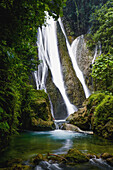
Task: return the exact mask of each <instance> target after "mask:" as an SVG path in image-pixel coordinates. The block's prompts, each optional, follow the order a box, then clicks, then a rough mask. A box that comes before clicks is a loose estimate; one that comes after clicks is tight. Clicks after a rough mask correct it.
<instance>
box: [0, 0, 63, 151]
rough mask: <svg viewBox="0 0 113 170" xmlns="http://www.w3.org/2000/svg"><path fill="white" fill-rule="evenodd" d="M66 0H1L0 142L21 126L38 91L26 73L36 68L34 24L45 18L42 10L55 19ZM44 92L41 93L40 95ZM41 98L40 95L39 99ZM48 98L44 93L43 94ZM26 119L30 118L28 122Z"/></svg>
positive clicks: (43, 20) (5, 141)
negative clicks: (30, 82) (31, 84)
mask: <svg viewBox="0 0 113 170" xmlns="http://www.w3.org/2000/svg"><path fill="white" fill-rule="evenodd" d="M64 5H65V0H57V1H56V0H53V1H51V0H37V1H35V0H24V1H23V0H19V1H18V0H1V1H0V39H1V42H0V62H1V63H0V87H1V88H0V146H1V147H2V149H3V147H4V144H6V143H7V142H8V139H9V137H10V136H11V135H12V134H14V133H16V132H17V128H18V126H20V127H23V124H24V122H23V120H22V117H24V121H26V119H25V116H26V117H30V115H31V113H33V109H32V106H31V105H32V103H33V101H35V100H36V97H37V96H38V95H35V93H36V91H34V90H33V87H31V86H30V85H29V76H30V75H31V73H32V71H34V70H36V69H37V65H38V64H39V61H37V47H36V38H37V36H36V35H37V28H38V27H39V26H40V27H41V26H42V24H44V23H46V22H45V11H48V13H49V14H50V15H52V16H53V17H54V18H55V19H57V18H58V16H59V14H60V13H61V9H62V7H63V6H64ZM43 97H44V96H42V98H43ZM39 98H40V95H39V97H38V99H39ZM46 98H47V96H46ZM28 123H29V122H28Z"/></svg>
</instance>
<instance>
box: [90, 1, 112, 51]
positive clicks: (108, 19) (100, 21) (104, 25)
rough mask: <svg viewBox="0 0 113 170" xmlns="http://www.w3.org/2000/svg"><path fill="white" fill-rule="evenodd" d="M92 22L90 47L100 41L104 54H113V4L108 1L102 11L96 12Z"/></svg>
mask: <svg viewBox="0 0 113 170" xmlns="http://www.w3.org/2000/svg"><path fill="white" fill-rule="evenodd" d="M90 21H91V24H92V27H91V34H92V36H90V37H91V41H90V47H91V45H92V46H93V44H94V43H95V44H97V43H98V41H100V42H101V44H102V51H103V53H108V52H110V53H113V49H112V47H113V36H112V33H113V2H111V1H108V2H107V3H106V4H105V5H103V6H102V7H101V9H99V10H95V13H93V14H92V16H91V20H90Z"/></svg>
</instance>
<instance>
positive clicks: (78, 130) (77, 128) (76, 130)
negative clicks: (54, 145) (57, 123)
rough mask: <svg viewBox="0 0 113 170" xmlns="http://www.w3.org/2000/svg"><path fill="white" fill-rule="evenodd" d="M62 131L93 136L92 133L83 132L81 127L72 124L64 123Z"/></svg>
mask: <svg viewBox="0 0 113 170" xmlns="http://www.w3.org/2000/svg"><path fill="white" fill-rule="evenodd" d="M62 129H63V130H72V131H75V132H79V133H86V134H93V132H92V131H83V130H81V129H80V128H79V127H77V126H75V125H72V124H67V123H64V124H63V125H62Z"/></svg>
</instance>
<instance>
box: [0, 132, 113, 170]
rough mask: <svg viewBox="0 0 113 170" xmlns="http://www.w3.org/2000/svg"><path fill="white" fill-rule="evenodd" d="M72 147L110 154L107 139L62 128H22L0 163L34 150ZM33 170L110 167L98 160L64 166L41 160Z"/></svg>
mask: <svg viewBox="0 0 113 170" xmlns="http://www.w3.org/2000/svg"><path fill="white" fill-rule="evenodd" d="M72 147H75V148H76V149H78V150H80V151H82V152H84V153H94V154H101V153H104V152H108V153H113V143H112V142H111V141H108V140H105V139H102V138H99V137H96V136H93V135H88V134H83V133H77V132H73V131H66V130H54V131H42V132H31V131H25V132H23V133H20V135H18V136H14V137H12V139H11V142H10V145H9V147H8V148H7V150H6V151H5V152H4V154H2V156H0V165H2V164H3V162H6V161H10V160H12V159H15V158H21V159H23V160H26V161H27V160H29V158H31V157H33V156H34V155H36V154H37V153H42V154H46V153H48V152H49V153H54V154H62V153H66V152H67V151H68V150H69V149H70V148H72ZM1 167H2V166H0V168H1ZM35 169H36V170H40V169H45V170H46V169H50V170H52V169H55V170H57V169H62V170H70V169H72V170H73V169H78V170H79V169H80V170H82V169H86V170H87V169H91V170H92V169H94V170H98V169H105V170H106V169H107V170H108V169H113V168H112V167H110V166H109V165H107V164H106V163H105V162H103V161H102V160H100V159H92V160H90V161H89V162H88V163H85V164H79V165H76V167H73V168H72V167H66V166H63V167H62V166H60V165H57V164H52V165H50V164H49V163H48V162H45V161H43V162H41V164H40V165H38V166H37V167H36V168H35Z"/></svg>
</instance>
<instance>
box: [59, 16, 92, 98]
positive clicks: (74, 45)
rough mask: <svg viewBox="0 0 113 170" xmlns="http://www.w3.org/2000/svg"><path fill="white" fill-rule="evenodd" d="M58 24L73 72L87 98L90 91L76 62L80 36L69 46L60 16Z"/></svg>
mask: <svg viewBox="0 0 113 170" xmlns="http://www.w3.org/2000/svg"><path fill="white" fill-rule="evenodd" d="M59 24H60V27H61V30H62V32H63V34H64V36H65V39H66V44H67V49H68V52H69V56H70V58H71V61H72V65H73V68H74V70H75V73H76V75H77V77H78V78H79V80H80V82H81V84H82V86H83V89H84V93H85V96H86V98H88V97H89V96H90V94H91V93H90V91H89V89H88V88H87V85H86V84H85V80H84V76H83V73H82V71H81V70H80V69H79V67H78V64H77V59H76V57H77V47H78V43H79V41H80V37H78V38H76V39H75V40H74V41H73V43H72V45H71V46H70V44H69V42H68V39H67V36H66V33H65V30H64V26H63V23H62V21H61V18H59Z"/></svg>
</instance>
